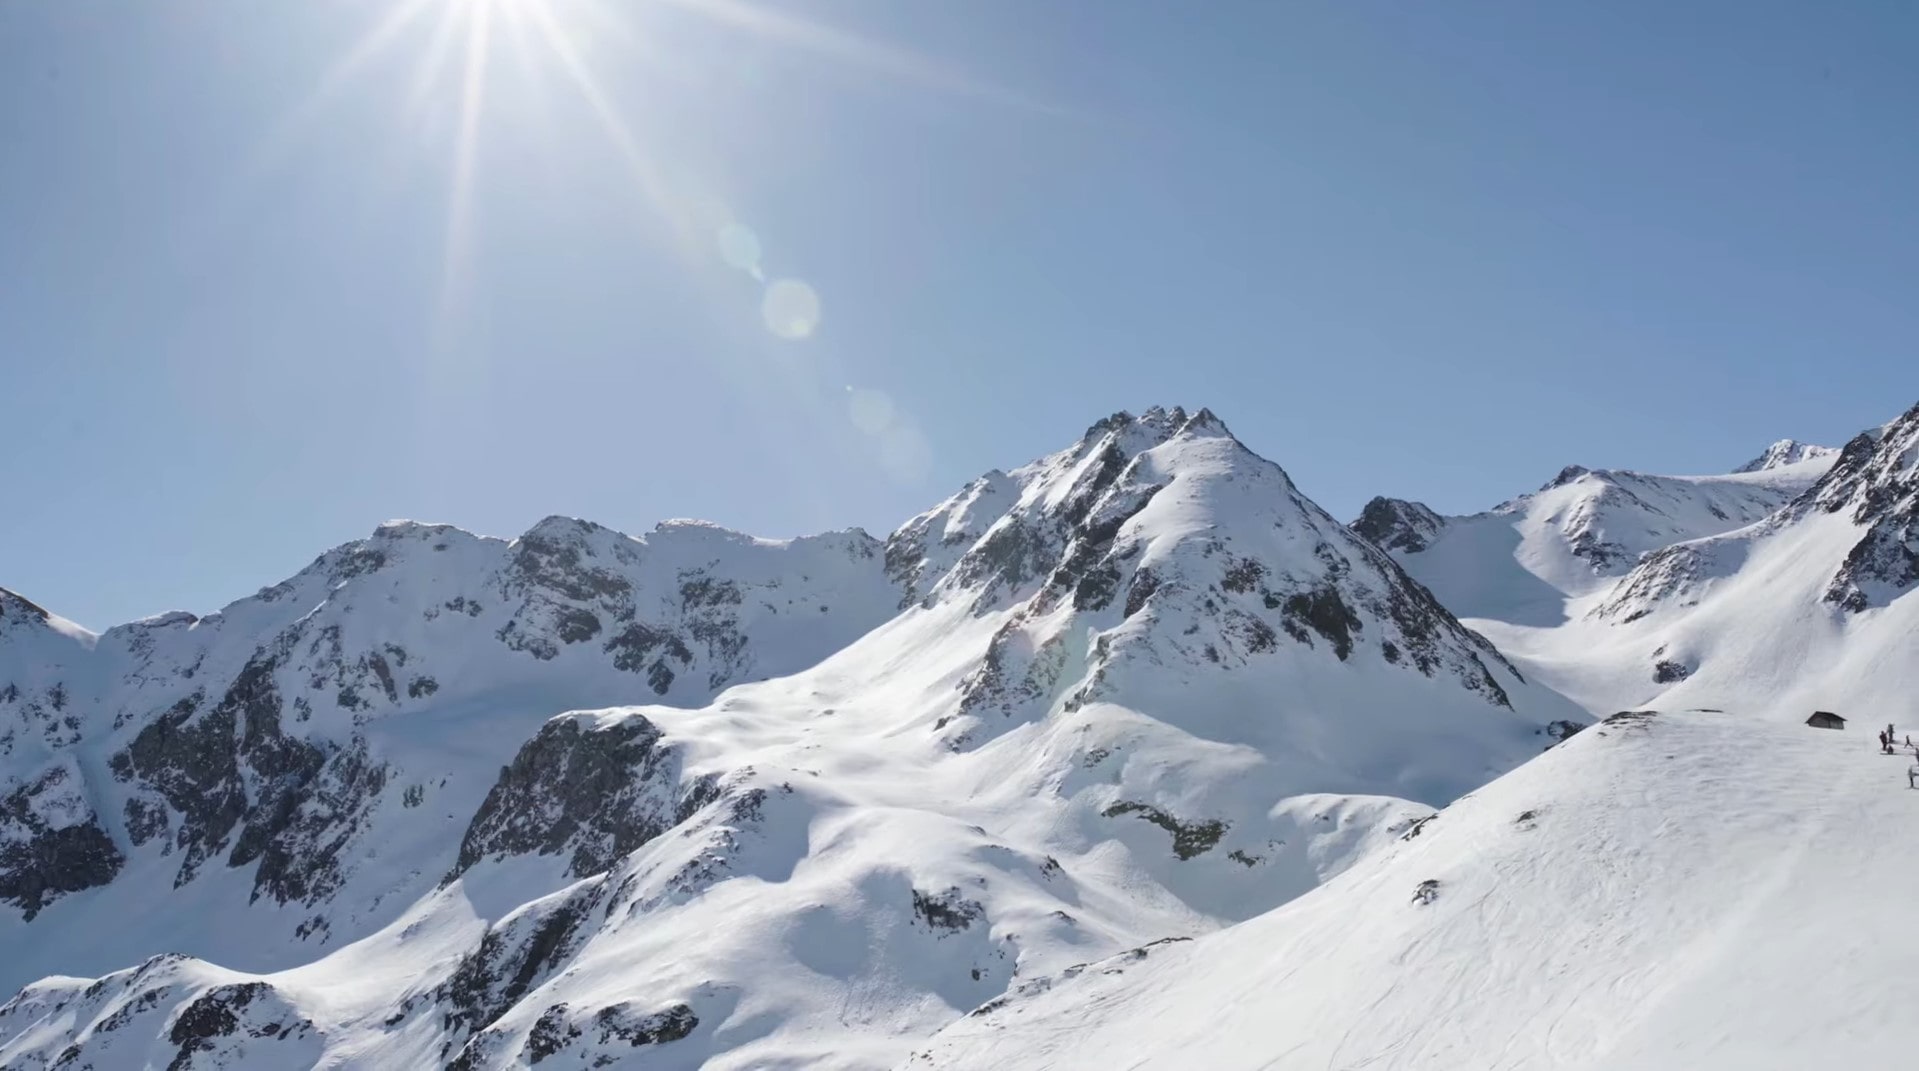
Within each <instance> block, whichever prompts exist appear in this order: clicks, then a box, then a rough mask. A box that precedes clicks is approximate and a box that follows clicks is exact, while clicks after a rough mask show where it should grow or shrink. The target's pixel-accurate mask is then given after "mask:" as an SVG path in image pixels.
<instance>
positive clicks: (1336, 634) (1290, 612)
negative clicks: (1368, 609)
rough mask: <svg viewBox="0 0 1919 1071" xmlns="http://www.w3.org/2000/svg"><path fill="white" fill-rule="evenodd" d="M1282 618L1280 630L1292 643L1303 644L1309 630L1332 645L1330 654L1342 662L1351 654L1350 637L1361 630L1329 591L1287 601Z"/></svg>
mask: <svg viewBox="0 0 1919 1071" xmlns="http://www.w3.org/2000/svg"><path fill="white" fill-rule="evenodd" d="M1284 614H1285V617H1284V618H1283V620H1282V627H1284V628H1285V629H1286V631H1287V633H1288V634H1289V635H1291V636H1292V637H1293V639H1295V640H1298V641H1300V642H1302V643H1303V642H1307V640H1306V631H1305V630H1306V629H1307V628H1311V629H1312V630H1313V631H1314V632H1317V633H1319V634H1320V635H1321V636H1322V637H1324V638H1325V639H1326V640H1327V641H1328V642H1329V643H1331V644H1332V645H1333V654H1335V655H1337V656H1338V657H1339V660H1340V661H1342V662H1344V661H1345V660H1346V659H1347V657H1348V656H1350V655H1351V654H1352V653H1353V633H1354V632H1356V631H1358V630H1359V629H1361V628H1364V627H1365V625H1364V623H1363V622H1362V621H1361V620H1360V619H1359V615H1358V614H1355V613H1353V611H1352V608H1351V607H1349V606H1347V605H1346V601H1345V600H1344V599H1342V598H1340V597H1339V591H1338V590H1337V589H1336V588H1332V587H1324V588H1319V589H1317V590H1315V591H1312V592H1305V593H1301V594H1298V595H1293V596H1290V597H1288V598H1287V599H1286V602H1285V609H1284Z"/></svg>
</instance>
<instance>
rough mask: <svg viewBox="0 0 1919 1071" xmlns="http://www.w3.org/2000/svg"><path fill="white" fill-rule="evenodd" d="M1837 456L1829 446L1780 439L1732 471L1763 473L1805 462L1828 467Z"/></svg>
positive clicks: (1835, 451)
mask: <svg viewBox="0 0 1919 1071" xmlns="http://www.w3.org/2000/svg"><path fill="white" fill-rule="evenodd" d="M1838 455H1839V451H1838V450H1837V449H1835V448H1833V447H1830V446H1814V445H1813V444H1811V443H1802V442H1800V441H1799V440H1797V439H1781V440H1779V441H1778V442H1776V443H1773V444H1772V445H1771V446H1768V447H1766V450H1765V452H1764V453H1762V454H1760V455H1759V456H1758V457H1755V458H1753V459H1752V460H1751V461H1748V462H1746V463H1745V464H1743V465H1741V466H1739V467H1738V468H1736V469H1734V470H1733V471H1734V472H1765V471H1767V470H1768V469H1782V468H1786V467H1787V466H1791V465H1798V464H1801V463H1802V462H1806V461H1825V462H1826V463H1827V464H1828V465H1830V464H1831V463H1832V461H1833V460H1834V459H1835V458H1836V457H1838Z"/></svg>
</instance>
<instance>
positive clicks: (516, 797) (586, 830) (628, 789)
mask: <svg viewBox="0 0 1919 1071" xmlns="http://www.w3.org/2000/svg"><path fill="white" fill-rule="evenodd" d="M661 736H662V734H661V733H660V730H659V729H658V727H656V726H655V725H654V724H653V723H652V722H650V721H648V720H647V719H646V718H644V717H641V716H639V715H637V714H636V715H629V716H627V717H625V718H621V719H619V720H617V721H613V722H611V723H610V724H606V725H603V726H597V727H596V726H593V725H592V724H591V723H590V722H589V721H587V720H586V719H583V718H575V717H562V718H555V719H554V720H552V721H549V722H547V723H546V725H544V726H543V727H541V729H540V731H539V733H538V734H536V735H535V736H534V737H533V739H532V740H530V741H528V742H527V743H526V744H525V745H523V746H522V747H521V748H520V751H519V753H518V754H516V755H515V756H514V757H513V762H512V763H511V764H510V765H508V766H505V767H503V768H502V769H501V770H500V777H499V780H498V781H497V782H495V783H494V785H493V788H492V790H491V791H489V792H488V793H487V795H486V800H485V802H483V803H482V804H481V805H480V809H479V811H478V812H477V813H476V814H474V816H473V820H472V822H471V823H470V824H469V825H468V826H467V830H466V835H465V837H463V838H462V839H461V842H460V855H459V860H458V862H457V863H455V864H454V867H453V870H452V871H451V872H450V873H449V874H448V875H447V879H446V880H448V881H451V880H452V879H453V878H455V877H458V876H459V875H460V874H462V873H464V872H465V871H466V870H467V869H468V868H470V867H472V866H473V865H474V864H476V863H478V862H479V861H480V860H481V859H485V858H488V857H495V856H507V855H532V854H538V855H555V854H562V853H567V854H570V856H571V861H570V862H569V864H568V866H567V873H568V874H570V875H573V876H575V877H585V876H587V875H589V874H597V873H600V872H601V871H604V870H606V869H607V868H608V867H609V866H611V865H612V864H613V863H614V862H615V861H616V860H618V859H620V858H621V857H623V856H625V855H626V854H627V853H628V852H631V851H633V850H634V849H636V848H638V847H640V846H641V845H642V844H645V843H646V842H647V841H649V840H652V839H653V838H654V837H657V836H659V835H660V834H661V833H663V832H665V831H666V830H667V829H669V828H671V827H673V826H674V825H677V824H678V823H680V822H682V821H685V820H686V818H687V817H689V816H690V815H691V814H692V813H693V811H695V810H697V809H698V808H699V807H701V806H703V805H704V804H705V803H706V802H708V801H709V800H710V799H711V798H712V797H711V787H710V785H702V784H696V785H690V786H689V785H682V784H681V769H680V756H679V752H678V750H677V749H675V748H672V747H669V746H662V745H661V743H660V741H661Z"/></svg>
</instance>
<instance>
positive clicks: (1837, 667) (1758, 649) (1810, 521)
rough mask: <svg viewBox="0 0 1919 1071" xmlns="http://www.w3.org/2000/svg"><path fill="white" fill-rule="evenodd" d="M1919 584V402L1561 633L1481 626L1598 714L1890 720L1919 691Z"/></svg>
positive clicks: (1579, 611)
mask: <svg viewBox="0 0 1919 1071" xmlns="http://www.w3.org/2000/svg"><path fill="white" fill-rule="evenodd" d="M1916 587H1919V406H1915V407H1913V408H1912V409H1911V410H1908V411H1907V412H1906V413H1905V414H1904V415H1902V416H1901V417H1899V418H1898V419H1897V420H1894V421H1893V422H1891V423H1890V424H1887V425H1885V426H1884V427H1882V428H1877V429H1874V430H1872V431H1870V432H1867V433H1864V434H1861V435H1860V436H1858V437H1857V438H1855V439H1853V440H1852V441H1851V442H1850V443H1848V444H1847V445H1846V447H1845V449H1844V451H1843V452H1842V453H1841V454H1840V455H1839V456H1838V458H1837V460H1836V461H1835V462H1834V463H1833V464H1832V465H1831V467H1830V468H1829V470H1828V471H1827V472H1826V473H1825V474H1824V475H1823V476H1822V477H1821V478H1820V479H1819V480H1818V481H1817V482H1815V483H1814V484H1813V485H1812V486H1811V487H1809V488H1808V489H1807V490H1806V491H1805V492H1804V493H1803V494H1802V495H1801V496H1800V497H1798V498H1796V499H1795V500H1793V501H1792V502H1791V503H1789V504H1788V505H1786V506H1785V507H1783V508H1781V509H1780V510H1778V511H1777V512H1775V513H1773V514H1771V515H1770V516H1768V517H1766V518H1765V519H1763V520H1762V521H1760V522H1759V523H1756V524H1753V525H1750V526H1748V527H1745V528H1742V529H1739V530H1737V531H1733V532H1727V533H1724V534H1722V535H1717V536H1713V537H1710V538H1706V539H1697V540H1689V541H1686V542H1681V543H1676V544H1674V545H1672V546H1670V547H1666V548H1663V549H1661V550H1659V551H1657V552H1654V553H1652V554H1649V555H1647V556H1646V557H1645V558H1644V559H1642V560H1641V561H1640V562H1639V564H1638V565H1637V566H1635V567H1634V568H1633V570H1632V571H1631V572H1629V573H1628V574H1626V575H1625V576H1623V577H1621V578H1620V579H1619V580H1618V581H1617V582H1616V583H1615V584H1614V585H1613V586H1612V587H1610V588H1607V589H1604V590H1602V591H1600V592H1597V593H1595V594H1593V595H1591V596H1589V597H1588V598H1586V599H1583V600H1579V601H1576V602H1574V603H1573V604H1571V605H1572V608H1573V611H1574V616H1573V618H1572V620H1570V621H1568V622H1567V623H1566V624H1565V625H1564V626H1562V627H1559V628H1554V629H1540V628H1529V627H1526V626H1525V625H1523V624H1517V623H1511V622H1497V621H1479V622H1475V624H1477V625H1478V627H1480V628H1482V629H1485V630H1486V631H1488V632H1489V633H1490V634H1492V635H1494V636H1495V637H1497V638H1498V641H1499V643H1500V645H1501V647H1502V649H1504V650H1506V651H1508V652H1509V653H1511V654H1513V655H1514V657H1516V658H1518V659H1520V660H1521V661H1522V663H1523V664H1524V665H1526V666H1528V667H1530V668H1531V670H1532V671H1533V672H1535V673H1536V674H1538V675H1541V676H1543V677H1545V678H1546V679H1548V680H1549V681H1551V682H1552V683H1554V685H1555V686H1556V687H1558V688H1560V689H1561V690H1563V691H1564V692H1565V693H1566V694H1568V695H1572V696H1573V697H1575V698H1577V699H1580V700H1581V701H1582V702H1584V703H1586V704H1587V705H1588V706H1589V707H1591V706H1595V705H1599V704H1608V705H1631V704H1640V703H1659V704H1663V705H1673V704H1678V705H1685V706H1717V705H1723V703H1724V702H1725V701H1727V700H1728V698H1729V697H1730V698H1734V699H1740V698H1749V699H1753V700H1756V699H1759V698H1761V697H1763V698H1765V699H1766V700H1767V701H1769V702H1778V703H1781V704H1785V705H1787V706H1789V707H1791V708H1792V709H1799V708H1804V709H1806V710H1808V711H1810V710H1811V709H1813V708H1821V709H1830V710H1837V711H1840V712H1842V713H1855V712H1857V713H1863V714H1864V715H1865V716H1866V718H1867V720H1868V721H1870V720H1875V719H1880V718H1883V719H1884V720H1889V721H1891V720H1898V719H1899V717H1902V716H1905V715H1906V714H1907V713H1908V712H1910V711H1911V710H1912V702H1913V700H1912V697H1913V696H1914V695H1919V658H1916V657H1915V652H1919V643H1916V642H1915V639H1914V638H1915V636H1919V596H1915V595H1914V594H1913V591H1914V589H1915V588H1916Z"/></svg>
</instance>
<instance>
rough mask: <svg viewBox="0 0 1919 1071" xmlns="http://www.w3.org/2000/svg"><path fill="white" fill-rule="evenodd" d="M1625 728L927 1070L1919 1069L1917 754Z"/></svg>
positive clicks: (1624, 718) (937, 1047) (945, 1036)
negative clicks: (1277, 903)
mask: <svg viewBox="0 0 1919 1071" xmlns="http://www.w3.org/2000/svg"><path fill="white" fill-rule="evenodd" d="M1802 716H1803V715H1802V712H1801V711H1800V710H1798V709H1797V708H1792V709H1785V710H1778V711H1770V710H1767V711H1761V710H1739V711H1736V712H1730V713H1699V712H1690V713H1688V712H1660V713H1658V714H1642V715H1621V716H1619V717H1618V718H1616V719H1611V720H1609V721H1608V722H1607V723H1605V724H1603V725H1601V726H1599V727H1597V728H1595V729H1592V730H1588V731H1586V732H1584V733H1581V734H1580V735H1578V736H1576V737H1574V738H1573V739H1571V740H1569V741H1567V742H1566V743H1565V744H1564V745H1562V746H1560V747H1558V748H1555V749H1554V750H1552V751H1551V752H1549V753H1547V754H1546V755H1545V756H1543V757H1541V758H1540V759H1537V760H1535V761H1534V762H1532V763H1529V764H1527V765H1526V766H1524V767H1521V768H1520V769H1518V770H1516V771H1514V772H1512V773H1510V774H1508V775H1506V776H1505V777H1502V778H1500V779H1499V780H1497V781H1494V782H1493V783H1492V784H1489V785H1487V786H1486V787H1484V788H1483V789H1481V790H1479V791H1478V792H1475V793H1474V794H1473V795H1472V796H1471V797H1470V798H1467V799H1463V800H1461V801H1459V802H1458V803H1455V804H1453V805H1452V806H1451V807H1449V808H1447V809H1446V810H1444V811H1442V812H1440V814H1439V816H1438V817H1437V818H1436V819H1434V820H1433V821H1431V822H1429V823H1426V824H1424V825H1422V826H1420V827H1419V828H1418V830H1417V833H1416V835H1412V836H1410V837H1408V838H1405V839H1402V840H1401V841H1400V842H1398V843H1396V844H1395V845H1394V846H1393V848H1392V849H1391V851H1390V852H1389V853H1386V854H1385V855H1383V856H1376V857H1374V858H1373V859H1371V860H1369V861H1367V862H1365V863H1362V864H1360V865H1358V866H1355V867H1353V868H1352V869H1350V870H1348V871H1347V872H1345V873H1344V874H1342V875H1341V876H1340V877H1338V878H1336V879H1335V880H1333V881H1332V882H1330V883H1328V884H1327V885H1325V886H1322V887H1321V888H1319V889H1317V890H1315V891H1314V892H1312V893H1310V894H1308V895H1306V896H1304V897H1302V898H1300V899H1299V900H1297V901H1295V902H1293V903H1291V904H1289V905H1287V906H1285V907H1283V908H1280V909H1279V910H1277V911H1274V912H1272V913H1270V914H1267V915H1264V916H1261V917H1260V918H1258V919H1255V920H1252V921H1250V922H1247V923H1244V924H1242V925H1240V926H1236V927H1234V928H1232V929H1230V930H1227V931H1224V932H1221V933H1217V934H1212V935H1208V936H1203V937H1200V938H1198V939H1195V940H1193V941H1190V942H1176V943H1168V944H1160V945H1155V946H1152V947H1150V948H1145V949H1141V950H1139V951H1136V952H1133V953H1130V954H1125V955H1121V956H1118V957H1112V958H1109V959H1106V960H1101V961H1094V962H1091V963H1089V964H1088V965H1086V966H1084V967H1079V968H1075V969H1069V970H1068V971H1064V972H1061V973H1060V974H1059V975H1056V976H1054V977H1053V978H1050V979H1043V980H1034V981H1033V982H1031V983H1029V984H1028V985H1026V986H1025V987H1022V989H1021V990H1018V991H1016V993H1015V994H1014V995H1013V996H1012V997H1010V998H1009V999H1007V1000H1004V1001H1001V1002H996V1003H995V1004H992V1005H988V1006H986V1007H983V1008H982V1009H980V1010H979V1011H977V1012H976V1013H974V1014H973V1015H971V1016H969V1017H967V1018H965V1019H963V1020H961V1021H959V1022H958V1023H956V1024H955V1025H953V1026H952V1027H949V1028H948V1029H947V1030H946V1031H944V1032H942V1034H941V1035H940V1036H939V1037H938V1038H937V1039H936V1041H935V1042H934V1043H933V1044H932V1045H930V1046H928V1047H926V1048H924V1049H923V1050H922V1051H921V1052H919V1053H917V1054H916V1055H915V1056H914V1057H913V1058H911V1059H910V1060H908V1061H907V1062H905V1063H904V1064H903V1065H902V1067H903V1068H907V1069H911V1071H970V1069H981V1071H983V1069H988V1068H990V1069H993V1071H1041V1069H1047V1071H1054V1069H1057V1071H1067V1069H1073V1068H1113V1067H1124V1068H1129V1069H1137V1071H1144V1069H1151V1068H1165V1069H1169V1071H1171V1069H1178V1071H1184V1069H1187V1068H1196V1067H1204V1068H1209V1069H1214V1071H1235V1069H1247V1071H1252V1069H1270V1071H1288V1069H1295V1068H1298V1069H1305V1068H1311V1069H1315V1071H1317V1069H1347V1068H1362V1067H1363V1068H1368V1069H1372V1071H1387V1069H1392V1068H1407V1069H1414V1068H1417V1069H1420V1071H1445V1069H1460V1071H1467V1069H1470V1071H1492V1069H1500V1068H1548V1067H1550V1068H1582V1069H1600V1068H1617V1069H1621V1071H1626V1069H1631V1071H1651V1069H1657V1068H1671V1069H1674V1071H1681V1069H1683V1071H1714V1069H1721V1068H1724V1069H1736V1071H1753V1069H1774V1068H1777V1069H1786V1068H1806V1067H1847V1068H1893V1067H1906V1066H1910V1064H1911V1062H1912V1055H1911V1054H1912V1052H1913V1051H1914V1048H1915V1046H1916V1045H1919V1022H1915V1021H1914V1019H1913V1017H1912V1015H1911V1005H1912V996H1913V990H1912V986H1911V975H1912V966H1913V964H1914V963H1919V934H1915V933H1914V932H1913V931H1912V929H1911V927H1908V926H1903V925H1899V924H1897V923H1896V922H1893V921H1892V920H1896V919H1899V918H1901V917H1902V916H1903V914H1904V912H1905V910H1906V904H1907V903H1908V902H1909V900H1910V895H1911V890H1912V889H1913V888H1914V887H1915V886H1916V885H1919V855H1915V854H1914V853H1912V852H1910V851H1905V850H1902V849H1901V848H1900V847H1899V845H1900V844H1901V843H1902V842H1903V841H1904V840H1906V839H1907V838H1908V834H1909V832H1910V829H1911V827H1912V815H1913V808H1914V807H1915V806H1919V803H1916V802H1915V801H1916V800H1919V793H1915V792H1912V791H1910V790H1909V789H1908V788H1907V783H1906V778H1905V770H1906V767H1907V765H1908V764H1910V763H1911V762H1912V761H1913V758H1912V756H1911V755H1906V756H1903V757H1898V758H1892V757H1885V756H1881V755H1878V754H1876V753H1875V749H1874V748H1873V747H1872V745H1871V744H1870V742H1869V741H1868V740H1867V738H1866V737H1865V736H1864V734H1861V733H1857V732H1851V731H1848V732H1829V731H1822V730H1814V729H1808V728H1806V727H1804V726H1803V725H1800V724H1798V720H1799V719H1800V718H1801V717H1802Z"/></svg>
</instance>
